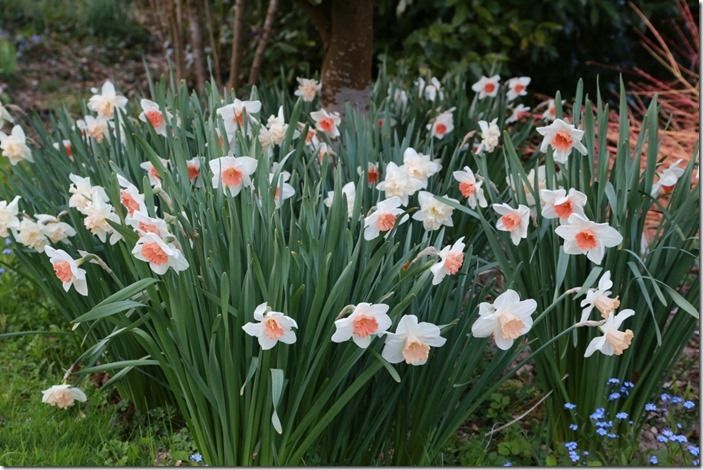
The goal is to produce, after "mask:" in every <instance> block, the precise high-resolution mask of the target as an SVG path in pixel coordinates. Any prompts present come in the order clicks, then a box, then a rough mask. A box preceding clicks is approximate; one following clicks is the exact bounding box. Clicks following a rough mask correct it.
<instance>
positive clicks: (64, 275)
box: [44, 245, 88, 296]
mask: <svg viewBox="0 0 703 470" xmlns="http://www.w3.org/2000/svg"><path fill="white" fill-rule="evenodd" d="M44 253H46V255H47V256H48V257H49V262H50V263H51V266H52V267H53V268H54V274H56V277H57V278H58V279H59V280H60V281H61V284H62V286H63V290H64V291H66V292H68V291H69V289H70V288H71V286H73V288H74V289H76V292H78V293H79V294H80V295H83V296H87V295H88V284H87V282H86V279H85V270H84V269H81V268H79V267H78V263H76V261H75V260H74V259H73V258H71V255H69V254H68V253H66V252H65V251H64V250H56V249H54V248H52V247H50V246H48V245H47V246H45V247H44Z"/></svg>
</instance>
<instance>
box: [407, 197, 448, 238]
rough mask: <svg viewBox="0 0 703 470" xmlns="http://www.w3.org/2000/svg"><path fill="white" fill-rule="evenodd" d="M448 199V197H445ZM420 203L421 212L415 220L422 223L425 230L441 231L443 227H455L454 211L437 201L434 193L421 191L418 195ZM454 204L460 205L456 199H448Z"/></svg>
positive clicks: (418, 212) (414, 217) (417, 213)
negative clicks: (453, 220)
mask: <svg viewBox="0 0 703 470" xmlns="http://www.w3.org/2000/svg"><path fill="white" fill-rule="evenodd" d="M444 197H445V198H446V197H447V196H446V195H445V196H444ZM417 198H418V201H419V202H420V210H419V211H417V212H415V213H414V214H413V219H415V220H419V221H420V222H422V226H423V227H424V228H425V230H429V231H432V230H439V229H440V228H441V227H442V225H446V226H447V227H453V226H454V223H453V222H452V212H453V211H454V209H453V208H452V206H449V205H447V204H445V203H443V202H441V201H438V200H437V199H435V197H434V195H433V194H432V193H429V192H427V191H420V193H419V194H418V195H417ZM447 199H449V200H450V201H452V202H456V203H458V202H459V201H457V200H456V199H452V198H447Z"/></svg>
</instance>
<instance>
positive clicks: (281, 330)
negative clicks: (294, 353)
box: [242, 302, 298, 351]
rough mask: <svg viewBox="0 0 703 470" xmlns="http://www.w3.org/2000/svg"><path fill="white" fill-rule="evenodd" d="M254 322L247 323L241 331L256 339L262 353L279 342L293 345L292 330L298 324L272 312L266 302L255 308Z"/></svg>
mask: <svg viewBox="0 0 703 470" xmlns="http://www.w3.org/2000/svg"><path fill="white" fill-rule="evenodd" d="M254 320H256V322H249V323H247V324H246V325H244V326H242V329H243V330H244V331H245V332H246V333H247V334H248V335H250V336H254V337H256V338H257V339H258V340H259V346H261V349H263V350H264V351H266V350H269V349H271V348H273V347H274V346H275V345H276V343H278V342H279V341H280V342H281V343H285V344H293V343H295V341H296V336H295V331H293V328H298V324H297V323H296V322H295V320H293V319H292V318H291V317H289V316H287V315H285V314H284V313H282V312H274V311H272V310H271V309H270V308H269V306H268V304H267V303H266V302H264V303H262V304H259V305H258V306H257V307H256V309H255V310H254Z"/></svg>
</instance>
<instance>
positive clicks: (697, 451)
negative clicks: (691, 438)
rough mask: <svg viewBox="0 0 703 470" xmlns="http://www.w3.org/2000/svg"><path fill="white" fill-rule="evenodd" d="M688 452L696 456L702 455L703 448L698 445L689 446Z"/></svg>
mask: <svg viewBox="0 0 703 470" xmlns="http://www.w3.org/2000/svg"><path fill="white" fill-rule="evenodd" d="M688 453H689V454H691V455H692V456H694V457H698V456H699V455H701V449H700V447H698V446H688Z"/></svg>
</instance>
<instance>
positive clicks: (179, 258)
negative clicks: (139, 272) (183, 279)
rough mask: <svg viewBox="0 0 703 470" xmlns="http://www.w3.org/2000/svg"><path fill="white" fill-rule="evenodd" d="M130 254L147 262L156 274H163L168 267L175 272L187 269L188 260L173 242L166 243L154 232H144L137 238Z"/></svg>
mask: <svg viewBox="0 0 703 470" xmlns="http://www.w3.org/2000/svg"><path fill="white" fill-rule="evenodd" d="M132 255H134V257H135V258H137V259H138V260H140V261H144V262H147V263H149V267H150V268H151V270H152V271H154V273H156V274H165V273H166V271H168V269H169V268H171V269H173V270H174V271H175V272H177V273H178V272H180V271H185V270H186V269H188V267H189V264H188V260H186V259H185V257H184V256H183V253H181V251H180V250H179V249H178V248H176V246H175V245H174V244H173V243H166V242H165V241H164V240H163V239H162V238H161V237H160V236H158V235H157V234H155V233H151V232H148V233H144V234H143V235H142V236H141V237H140V238H139V240H137V243H136V245H134V249H132Z"/></svg>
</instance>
